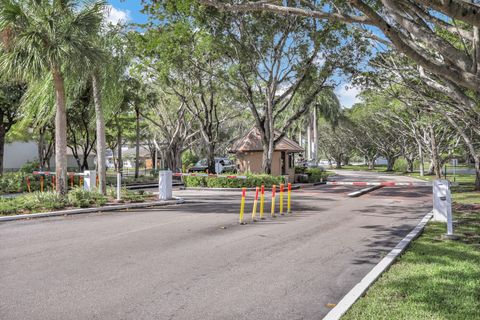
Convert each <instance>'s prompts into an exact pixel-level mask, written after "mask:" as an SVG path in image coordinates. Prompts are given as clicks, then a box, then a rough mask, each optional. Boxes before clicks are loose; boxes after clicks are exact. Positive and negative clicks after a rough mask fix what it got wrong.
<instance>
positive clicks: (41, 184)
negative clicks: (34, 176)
mask: <svg viewBox="0 0 480 320" xmlns="http://www.w3.org/2000/svg"><path fill="white" fill-rule="evenodd" d="M40 192H43V176H40Z"/></svg>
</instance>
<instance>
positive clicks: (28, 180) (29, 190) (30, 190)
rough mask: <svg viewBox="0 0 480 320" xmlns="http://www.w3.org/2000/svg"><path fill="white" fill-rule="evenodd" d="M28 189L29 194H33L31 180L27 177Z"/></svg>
mask: <svg viewBox="0 0 480 320" xmlns="http://www.w3.org/2000/svg"><path fill="white" fill-rule="evenodd" d="M27 189H28V192H32V189H30V178H29V177H27Z"/></svg>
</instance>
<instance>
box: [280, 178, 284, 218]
mask: <svg viewBox="0 0 480 320" xmlns="http://www.w3.org/2000/svg"><path fill="white" fill-rule="evenodd" d="M280 214H281V215H282V216H283V183H281V184H280Z"/></svg>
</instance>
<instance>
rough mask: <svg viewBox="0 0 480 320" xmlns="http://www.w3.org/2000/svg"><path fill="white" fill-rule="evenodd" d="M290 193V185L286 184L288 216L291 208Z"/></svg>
mask: <svg viewBox="0 0 480 320" xmlns="http://www.w3.org/2000/svg"><path fill="white" fill-rule="evenodd" d="M291 193H292V184H291V183H289V184H288V189H287V213H288V214H290V213H292V206H291V195H290V194H291Z"/></svg>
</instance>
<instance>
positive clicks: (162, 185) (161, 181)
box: [158, 170, 172, 200]
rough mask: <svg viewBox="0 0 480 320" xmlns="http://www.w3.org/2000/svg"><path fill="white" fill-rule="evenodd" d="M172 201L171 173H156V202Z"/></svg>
mask: <svg viewBox="0 0 480 320" xmlns="http://www.w3.org/2000/svg"><path fill="white" fill-rule="evenodd" d="M169 199H172V171H170V170H162V171H159V172H158V200H169Z"/></svg>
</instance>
